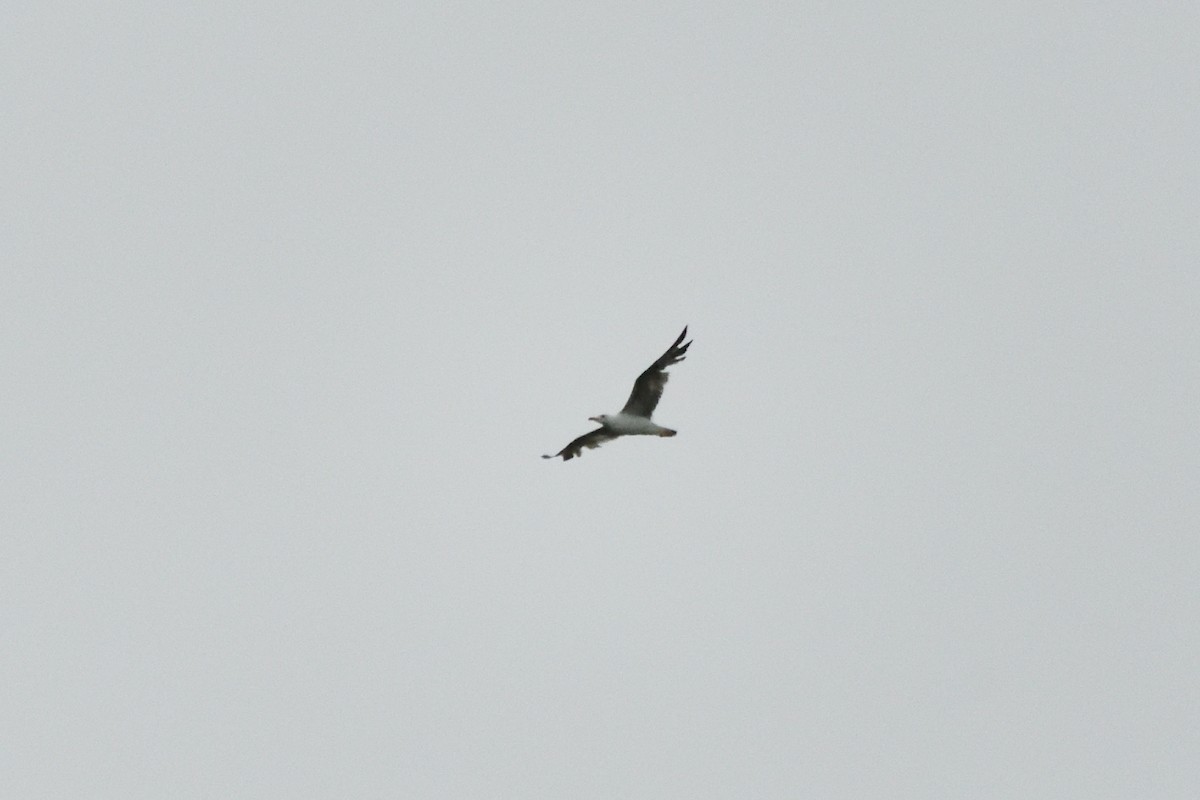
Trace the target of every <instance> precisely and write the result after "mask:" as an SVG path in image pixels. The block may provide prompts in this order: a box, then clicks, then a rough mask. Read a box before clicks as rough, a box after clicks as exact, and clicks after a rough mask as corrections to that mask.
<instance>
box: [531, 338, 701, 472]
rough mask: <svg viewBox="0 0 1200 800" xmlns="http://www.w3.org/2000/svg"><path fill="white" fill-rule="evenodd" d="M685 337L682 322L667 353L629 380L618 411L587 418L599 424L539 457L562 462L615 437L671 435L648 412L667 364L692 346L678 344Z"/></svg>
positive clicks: (657, 396)
mask: <svg viewBox="0 0 1200 800" xmlns="http://www.w3.org/2000/svg"><path fill="white" fill-rule="evenodd" d="M685 336H687V326H686V325H685V326H684V328H683V333H681V334H679V338H678V339H676V340H675V344H673V345H671V346H670V347H669V348H667V352H665V353H663V354H662V355H661V356H659V358H658V360H657V361H655V362H654V363H653V364H651V365H650V366H649V367H647V368H646V371H645V372H643V373H642V374H641V375H639V376H638V379H637V380H636V381H634V382H633V391H632V392H631V393H630V394H629V400H628V401H627V402H626V403H625V407H624V408H622V409H621V413H619V414H600V415H598V416H595V417H588V419H589V420H591V421H592V422H598V423H600V427H599V428H596V430H594V431H589V432H588V433H585V434H584V435H583V436H580V437H579V438H578V439H575V440H574V441H572V442H571V443H570V444H568V445H567V446H566V447H564V448H563V449H562V450H560V451H558V452H557V453H555V454H554V455H552V456H550V455H545V456H542V458H558V457H559V456H562V460H563V461H570V460H571V459H572V458H574V457H575V456H578V455H582V454H583V448H585V447H586V448H588V449H589V450H591V449H594V448H597V447H599V446H600V445H602V444H604V443H605V442H610V441H612V440H613V439H616V438H617V437H618V436H674V435H675V434H676V431H673V430H671V429H670V428H664V427H662V426H661V425H656V424H655V423H653V422H651V421H650V415H651V414H653V413H654V408H655V406H657V405H658V401H659V399H660V398H661V397H662V393H663V387H664V386H666V385H667V377H668V376H667V367H669V366H671V365H672V364H678V363H679V362H680V361H683V359H684V353H686V352H687V349H688V348H689V347H691V345H692V343H691V342H688V343H686V344H683V345H681V344H680V342H682V341H683V337H685Z"/></svg>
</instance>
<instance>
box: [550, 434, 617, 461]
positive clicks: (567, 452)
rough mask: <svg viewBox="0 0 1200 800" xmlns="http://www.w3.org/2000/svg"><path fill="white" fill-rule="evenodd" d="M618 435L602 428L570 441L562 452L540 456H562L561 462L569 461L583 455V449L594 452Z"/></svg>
mask: <svg viewBox="0 0 1200 800" xmlns="http://www.w3.org/2000/svg"><path fill="white" fill-rule="evenodd" d="M619 435H620V434H617V433H612V432H610V431H609V430H608V429H607V428H604V427H600V428H596V430H594V431H590V432H588V433H585V434H584V435H583V436H580V437H578V438H576V439H574V440H572V442H571V443H570V444H569V445H567V446H566V447H564V448H563V449H562V450H559V451H558V452H557V453H555V454H554V455H552V456H542V458H558V457H559V456H562V460H563V461H570V460H571V459H572V458H574V457H575V456H579V455H583V448H585V447H586V448H587V449H589V450H594V449H596V448H597V447H599V446H600V445H602V444H604V443H605V442H611V441H612V440H613V439H616V438H617V437H618V436H619Z"/></svg>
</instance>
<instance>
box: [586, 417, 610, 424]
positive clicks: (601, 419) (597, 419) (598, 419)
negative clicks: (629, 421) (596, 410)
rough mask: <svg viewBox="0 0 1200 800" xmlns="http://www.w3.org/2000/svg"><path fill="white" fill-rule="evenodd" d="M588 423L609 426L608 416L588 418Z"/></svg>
mask: <svg viewBox="0 0 1200 800" xmlns="http://www.w3.org/2000/svg"><path fill="white" fill-rule="evenodd" d="M588 422H596V423H599V424H600V425H607V424H608V414H597V415H596V416H594V417H588Z"/></svg>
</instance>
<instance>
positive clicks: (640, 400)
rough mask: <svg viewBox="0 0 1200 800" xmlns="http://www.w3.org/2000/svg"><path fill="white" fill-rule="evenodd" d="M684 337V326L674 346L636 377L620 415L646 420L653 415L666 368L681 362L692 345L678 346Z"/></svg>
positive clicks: (685, 334) (685, 333) (664, 383)
mask: <svg viewBox="0 0 1200 800" xmlns="http://www.w3.org/2000/svg"><path fill="white" fill-rule="evenodd" d="M685 336H687V326H686V325H685V326H684V328H683V333H681V334H679V338H678V339H676V340H675V344H673V345H671V346H670V347H669V348H667V352H665V353H663V354H662V355H661V356H659V358H658V360H657V361H655V362H654V363H653V364H651V365H650V366H649V367H647V368H646V371H645V372H643V373H642V374H641V375H638V379H637V380H636V381H634V382H633V391H632V392H631V393H630V394H629V400H628V401H626V403H625V407H624V408H622V409H621V413H622V414H633V415H635V416H638V417H647V418H648V417H649V416H650V415H651V414H653V413H654V408H655V407H656V406H657V405H658V401H659V398H661V397H662V393H663V387H664V386H666V385H667V372H666V369H667V367H669V366H671V365H672V364H678V363H679V362H680V361H683V358H684V355H683V354H684V353H686V352H687V349H688V348H689V347H691V345H692V343H691V342H688V343H687V344H684V345H680V344H679V343H680V342H682V341H683V337H685Z"/></svg>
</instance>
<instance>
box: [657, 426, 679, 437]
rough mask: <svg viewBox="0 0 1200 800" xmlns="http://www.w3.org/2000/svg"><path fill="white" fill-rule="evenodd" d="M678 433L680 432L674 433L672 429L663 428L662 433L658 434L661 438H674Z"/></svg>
mask: <svg viewBox="0 0 1200 800" xmlns="http://www.w3.org/2000/svg"><path fill="white" fill-rule="evenodd" d="M677 433H679V431H673V430H671V429H670V428H663V429H662V430H661V431H659V432H658V435H659V436H674V435H675V434H677Z"/></svg>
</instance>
